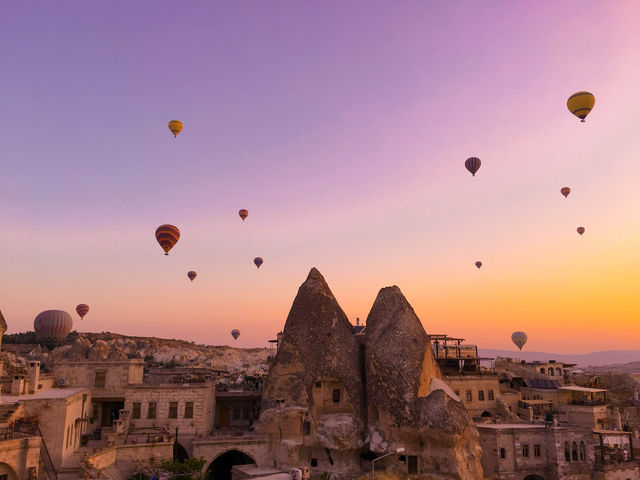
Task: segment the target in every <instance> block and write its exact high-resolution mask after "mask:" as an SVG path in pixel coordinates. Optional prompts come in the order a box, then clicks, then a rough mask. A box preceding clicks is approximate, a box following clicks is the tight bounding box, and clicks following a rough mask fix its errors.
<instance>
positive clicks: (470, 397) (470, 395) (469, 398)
mask: <svg viewBox="0 0 640 480" xmlns="http://www.w3.org/2000/svg"><path fill="white" fill-rule="evenodd" d="M472 401H473V395H472V394H471V390H467V402H472Z"/></svg>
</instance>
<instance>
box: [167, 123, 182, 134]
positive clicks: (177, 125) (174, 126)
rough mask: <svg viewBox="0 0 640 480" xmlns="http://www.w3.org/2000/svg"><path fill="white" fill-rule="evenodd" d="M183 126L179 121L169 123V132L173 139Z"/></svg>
mask: <svg viewBox="0 0 640 480" xmlns="http://www.w3.org/2000/svg"><path fill="white" fill-rule="evenodd" d="M183 126H184V125H182V122H181V121H180V120H171V121H170V122H169V130H171V133H173V136H174V137H177V136H178V134H179V133H180V132H181V131H182V127H183Z"/></svg>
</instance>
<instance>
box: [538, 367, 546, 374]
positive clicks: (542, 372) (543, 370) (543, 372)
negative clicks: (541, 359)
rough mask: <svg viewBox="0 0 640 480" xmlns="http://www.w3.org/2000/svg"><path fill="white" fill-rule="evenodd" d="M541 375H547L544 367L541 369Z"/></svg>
mask: <svg viewBox="0 0 640 480" xmlns="http://www.w3.org/2000/svg"><path fill="white" fill-rule="evenodd" d="M540 373H541V374H543V375H544V374H545V373H547V372H546V371H545V369H544V367H542V368H541V369H540Z"/></svg>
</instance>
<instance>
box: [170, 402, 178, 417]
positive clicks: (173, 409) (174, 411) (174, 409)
mask: <svg viewBox="0 0 640 480" xmlns="http://www.w3.org/2000/svg"><path fill="white" fill-rule="evenodd" d="M169 418H178V402H169Z"/></svg>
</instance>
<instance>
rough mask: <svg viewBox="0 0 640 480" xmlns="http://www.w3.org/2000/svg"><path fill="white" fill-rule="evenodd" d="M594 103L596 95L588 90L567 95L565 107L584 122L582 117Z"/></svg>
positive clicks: (584, 116)
mask: <svg viewBox="0 0 640 480" xmlns="http://www.w3.org/2000/svg"><path fill="white" fill-rule="evenodd" d="M595 103H596V97H594V96H593V93H589V92H577V93H574V94H573V95H571V96H570V97H569V99H568V100H567V108H568V109H569V111H570V112H571V113H573V114H574V115H575V116H576V117H578V118H579V119H580V121H582V122H584V119H585V118H586V116H587V115H589V112H591V109H592V108H593V106H594V105H595Z"/></svg>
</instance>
